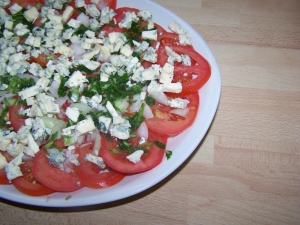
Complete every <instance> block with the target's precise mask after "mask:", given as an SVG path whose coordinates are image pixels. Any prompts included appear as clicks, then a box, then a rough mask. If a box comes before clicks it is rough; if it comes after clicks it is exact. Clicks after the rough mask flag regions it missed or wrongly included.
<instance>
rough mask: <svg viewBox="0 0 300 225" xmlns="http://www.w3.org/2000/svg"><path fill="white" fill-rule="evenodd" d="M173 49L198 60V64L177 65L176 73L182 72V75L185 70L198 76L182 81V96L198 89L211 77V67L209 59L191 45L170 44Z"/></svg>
mask: <svg viewBox="0 0 300 225" xmlns="http://www.w3.org/2000/svg"><path fill="white" fill-rule="evenodd" d="M169 47H170V48H172V49H173V51H175V52H177V53H179V54H187V55H189V56H190V57H191V58H192V59H194V60H195V61H196V62H197V66H175V69H174V73H176V74H178V73H180V74H181V75H182V76H183V74H184V73H185V72H187V73H195V74H197V77H196V78H195V79H192V80H190V81H187V82H183V83H182V91H181V92H180V93H179V95H180V96H184V95H186V94H189V93H192V92H195V91H198V90H199V89H200V88H201V87H202V86H203V85H204V84H205V83H206V82H207V81H208V79H209V78H210V75H211V68H210V65H209V63H208V62H207V60H206V59H205V58H204V57H203V56H202V55H200V54H199V53H198V52H196V51H195V50H194V48H193V47H191V46H179V45H170V46H169Z"/></svg>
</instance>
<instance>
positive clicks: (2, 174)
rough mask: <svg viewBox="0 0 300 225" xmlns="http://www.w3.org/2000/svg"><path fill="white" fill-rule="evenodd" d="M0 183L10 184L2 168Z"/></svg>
mask: <svg viewBox="0 0 300 225" xmlns="http://www.w3.org/2000/svg"><path fill="white" fill-rule="evenodd" d="M0 184H10V182H9V180H8V179H7V177H6V173H5V170H4V169H1V170H0Z"/></svg>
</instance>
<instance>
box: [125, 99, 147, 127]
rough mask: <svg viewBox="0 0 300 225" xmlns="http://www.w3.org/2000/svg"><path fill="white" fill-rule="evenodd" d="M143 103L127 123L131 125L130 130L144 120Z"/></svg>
mask: <svg viewBox="0 0 300 225" xmlns="http://www.w3.org/2000/svg"><path fill="white" fill-rule="evenodd" d="M144 108H145V104H144V103H143V104H142V105H141V108H140V110H139V111H138V112H136V113H135V114H134V115H133V117H131V118H130V119H129V123H130V125H131V130H132V131H135V130H136V129H137V128H138V127H139V126H140V125H141V123H142V122H143V121H144V117H143V112H144Z"/></svg>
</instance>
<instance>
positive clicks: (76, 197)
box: [0, 0, 221, 207]
mask: <svg viewBox="0 0 300 225" xmlns="http://www.w3.org/2000/svg"><path fill="white" fill-rule="evenodd" d="M121 6H129V7H134V8H139V9H148V10H149V11H150V12H151V13H152V15H153V21H154V22H157V23H158V24H160V25H162V26H163V27H164V28H167V27H168V24H169V23H170V22H171V21H172V20H175V21H176V22H178V23H179V24H181V25H182V26H183V28H184V29H186V30H187V31H188V32H189V33H190V35H191V37H192V41H193V46H194V48H195V49H196V50H197V51H198V52H200V53H201V54H202V55H203V56H204V57H205V58H206V59H207V60H208V62H209V63H210V65H211V68H212V75H211V78H210V79H209V81H208V82H207V83H206V84H205V86H204V87H203V88H202V89H201V90H200V91H199V92H200V96H201V99H200V101H201V102H200V103H201V104H200V109H199V112H198V115H197V118H196V121H195V123H194V124H193V125H192V127H190V128H189V129H188V130H186V131H185V132H183V133H182V134H180V135H179V136H177V137H175V138H172V139H169V141H168V144H167V149H170V150H172V152H173V155H172V157H171V158H170V159H169V160H166V158H164V160H163V162H162V163H161V164H160V165H158V166H157V167H155V168H154V169H152V170H150V171H147V172H144V173H141V174H137V175H132V176H128V177H126V178H125V179H124V180H123V181H121V182H120V183H118V184H117V185H115V186H113V187H110V188H107V189H97V190H94V189H90V188H82V189H80V190H78V191H76V192H72V193H54V194H51V195H50V196H49V197H50V198H49V197H47V196H45V197H30V196H26V195H23V194H22V193H20V192H19V191H17V190H16V189H15V188H14V187H13V186H12V185H0V197H1V198H4V199H8V200H11V201H14V202H19V203H24V204H29V205H35V206H46V207H73V206H86V205H94V204H101V203H107V202H112V201H116V200H120V199H123V198H126V197H129V196H132V195H135V194H137V193H140V192H142V191H144V190H146V189H148V188H150V187H152V186H153V185H155V184H157V183H158V182H160V181H161V180H163V179H164V178H166V177H167V176H168V175H170V174H171V173H172V172H173V171H174V170H175V169H177V168H178V167H179V166H180V165H181V164H182V163H183V162H184V161H185V160H186V159H187V158H188V157H189V156H190V155H191V154H192V152H193V151H194V150H195V149H196V147H197V146H198V144H199V143H200V141H201V140H202V139H203V137H204V135H205V133H206V132H207V130H208V128H209V126H210V124H211V122H212V120H213V118H214V115H215V112H216V109H217V106H218V103H219V98H220V92H221V77H220V73H219V69H218V65H217V62H216V60H215V58H214V56H213V54H212V52H211V50H210V49H209V47H208V45H207V44H206V43H205V41H204V40H203V39H202V37H201V36H200V35H199V34H198V33H197V32H196V31H195V30H194V29H193V28H192V27H191V26H190V25H189V24H187V23H186V22H185V21H184V20H182V19H181V18H180V17H178V16H177V15H175V14H174V13H172V12H170V11H169V10H167V9H165V8H164V7H162V6H160V5H158V4H156V3H154V2H152V1H148V0H139V1H132V0H118V7H121ZM68 195H71V196H72V197H71V198H70V199H69V200H65V198H66V197H67V196H68Z"/></svg>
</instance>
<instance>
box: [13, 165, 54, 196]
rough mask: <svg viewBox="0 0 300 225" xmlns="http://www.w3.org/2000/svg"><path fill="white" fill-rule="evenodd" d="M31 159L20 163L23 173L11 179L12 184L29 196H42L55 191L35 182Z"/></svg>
mask: <svg viewBox="0 0 300 225" xmlns="http://www.w3.org/2000/svg"><path fill="white" fill-rule="evenodd" d="M32 165H33V161H26V162H24V163H22V164H21V165H20V168H21V171H22V173H23V176H22V177H17V178H15V179H13V180H12V181H11V182H12V184H13V185H14V186H15V187H16V188H17V189H18V190H19V191H20V192H22V193H24V194H26V195H30V196H44V195H49V194H52V193H54V192H55V191H54V190H52V189H50V188H48V187H46V186H44V185H42V184H39V183H36V181H35V178H34V177H33V175H32V172H31V171H32Z"/></svg>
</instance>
